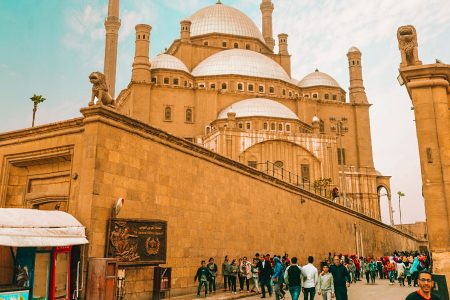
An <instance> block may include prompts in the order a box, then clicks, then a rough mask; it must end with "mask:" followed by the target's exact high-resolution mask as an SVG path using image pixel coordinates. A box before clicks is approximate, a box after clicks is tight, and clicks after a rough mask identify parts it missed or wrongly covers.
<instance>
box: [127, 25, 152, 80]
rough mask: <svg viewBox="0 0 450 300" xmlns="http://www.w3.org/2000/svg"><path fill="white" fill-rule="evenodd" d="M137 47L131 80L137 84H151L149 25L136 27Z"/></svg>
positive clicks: (150, 28)
mask: <svg viewBox="0 0 450 300" xmlns="http://www.w3.org/2000/svg"><path fill="white" fill-rule="evenodd" d="M135 28H136V46H135V51H134V61H133V70H132V72H131V80H132V81H135V82H147V83H149V82H150V66H151V65H150V59H149V50H150V31H151V30H152V27H151V26H150V25H147V24H138V25H136V27H135Z"/></svg>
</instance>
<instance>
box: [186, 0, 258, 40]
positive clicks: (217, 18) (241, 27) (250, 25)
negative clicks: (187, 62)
mask: <svg viewBox="0 0 450 300" xmlns="http://www.w3.org/2000/svg"><path fill="white" fill-rule="evenodd" d="M190 20H191V22H192V25H191V37H194V36H199V35H203V34H208V33H224V34H232V35H238V36H244V37H252V38H256V39H259V40H260V41H262V42H263V43H264V38H263V36H262V34H261V32H260V31H259V28H258V26H256V24H255V23H254V22H253V21H252V20H251V19H250V18H249V17H247V16H246V15H245V14H244V13H242V12H241V11H240V10H238V9H236V8H233V7H231V6H227V5H224V4H221V3H218V4H215V5H211V6H208V7H205V8H203V9H201V10H199V11H197V12H196V13H195V14H193V15H192V17H190Z"/></svg>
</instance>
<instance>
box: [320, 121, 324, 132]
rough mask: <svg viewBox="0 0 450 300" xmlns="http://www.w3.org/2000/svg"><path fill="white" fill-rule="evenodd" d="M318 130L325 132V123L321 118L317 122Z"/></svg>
mask: <svg viewBox="0 0 450 300" xmlns="http://www.w3.org/2000/svg"><path fill="white" fill-rule="evenodd" d="M319 131H320V133H325V123H324V122H323V120H320V122H319Z"/></svg>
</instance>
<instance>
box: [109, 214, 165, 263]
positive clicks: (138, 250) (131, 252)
mask: <svg viewBox="0 0 450 300" xmlns="http://www.w3.org/2000/svg"><path fill="white" fill-rule="evenodd" d="M106 243H107V244H106V256H107V257H111V258H117V259H118V260H119V262H120V263H122V264H145V265H157V264H165V263H166V249H167V222H166V221H162V220H140V219H110V220H109V224H108V234H107V241H106Z"/></svg>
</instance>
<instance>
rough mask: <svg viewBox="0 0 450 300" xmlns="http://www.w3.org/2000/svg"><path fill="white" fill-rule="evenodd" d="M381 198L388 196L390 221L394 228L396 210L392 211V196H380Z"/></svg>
mask: <svg viewBox="0 0 450 300" xmlns="http://www.w3.org/2000/svg"><path fill="white" fill-rule="evenodd" d="M381 196H387V198H388V205H389V221H390V224H391V226H394V210H393V209H392V202H391V194H387V193H386V194H380V196H379V197H381ZM378 201H380V199H378Z"/></svg>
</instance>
